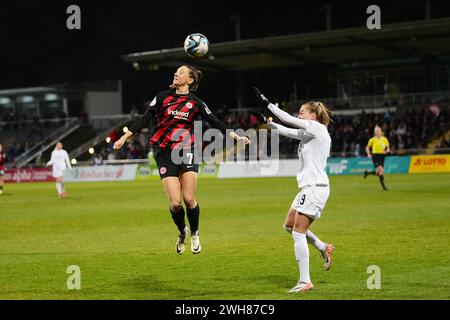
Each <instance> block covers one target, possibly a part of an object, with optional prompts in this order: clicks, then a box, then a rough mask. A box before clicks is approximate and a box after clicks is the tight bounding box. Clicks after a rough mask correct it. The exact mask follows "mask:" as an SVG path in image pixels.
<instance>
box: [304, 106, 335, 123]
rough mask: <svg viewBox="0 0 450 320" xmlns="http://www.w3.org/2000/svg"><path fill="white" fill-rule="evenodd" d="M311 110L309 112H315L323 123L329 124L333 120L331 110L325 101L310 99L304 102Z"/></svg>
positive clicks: (318, 119)
mask: <svg viewBox="0 0 450 320" xmlns="http://www.w3.org/2000/svg"><path fill="white" fill-rule="evenodd" d="M303 105H304V106H306V108H307V109H308V110H309V112H312V113H315V114H316V117H317V121H319V122H320V123H321V124H323V125H325V126H328V125H329V124H330V122H333V120H331V117H330V114H331V111H330V110H329V109H328V108H327V107H326V106H325V104H324V103H323V102H320V101H309V102H306V103H305V104H303Z"/></svg>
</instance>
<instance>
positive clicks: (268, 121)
mask: <svg viewBox="0 0 450 320" xmlns="http://www.w3.org/2000/svg"><path fill="white" fill-rule="evenodd" d="M251 114H252V115H254V116H255V117H256V118H257V119H258V120H259V121H260V122H262V123H264V124H265V125H267V126H268V127H269V128H270V129H273V130H276V132H277V133H278V134H279V135H280V136H284V137H288V138H293V139H297V140H301V134H300V131H299V130H298V129H292V128H287V127H285V126H283V125H281V124H278V123H275V122H273V121H272V117H269V118H267V117H266V116H265V115H264V114H262V113H261V112H259V111H253V112H252V113H251Z"/></svg>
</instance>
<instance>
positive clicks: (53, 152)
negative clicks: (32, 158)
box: [47, 151, 55, 166]
mask: <svg viewBox="0 0 450 320" xmlns="http://www.w3.org/2000/svg"><path fill="white" fill-rule="evenodd" d="M54 160H55V151H52V155H51V156H50V161H49V162H47V165H48V166H51V165H53V162H54Z"/></svg>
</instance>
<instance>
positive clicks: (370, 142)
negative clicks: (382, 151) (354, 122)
mask: <svg viewBox="0 0 450 320" xmlns="http://www.w3.org/2000/svg"><path fill="white" fill-rule="evenodd" d="M372 145H373V138H370V139H369V142H367V146H368V147H369V148H371V147H372Z"/></svg>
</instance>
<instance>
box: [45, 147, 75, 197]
mask: <svg viewBox="0 0 450 320" xmlns="http://www.w3.org/2000/svg"><path fill="white" fill-rule="evenodd" d="M48 166H52V167H53V168H52V169H53V174H52V175H53V178H55V179H56V191H57V192H58V196H59V197H60V198H61V199H63V198H65V197H66V196H67V195H66V190H65V188H64V171H65V170H66V169H67V168H69V169H71V168H72V165H71V164H70V160H69V155H68V154H67V151H66V150H64V149H63V145H62V143H61V142H58V143H57V144H56V146H55V150H53V152H52V156H51V158H50V161H49V162H47V167H48Z"/></svg>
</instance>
